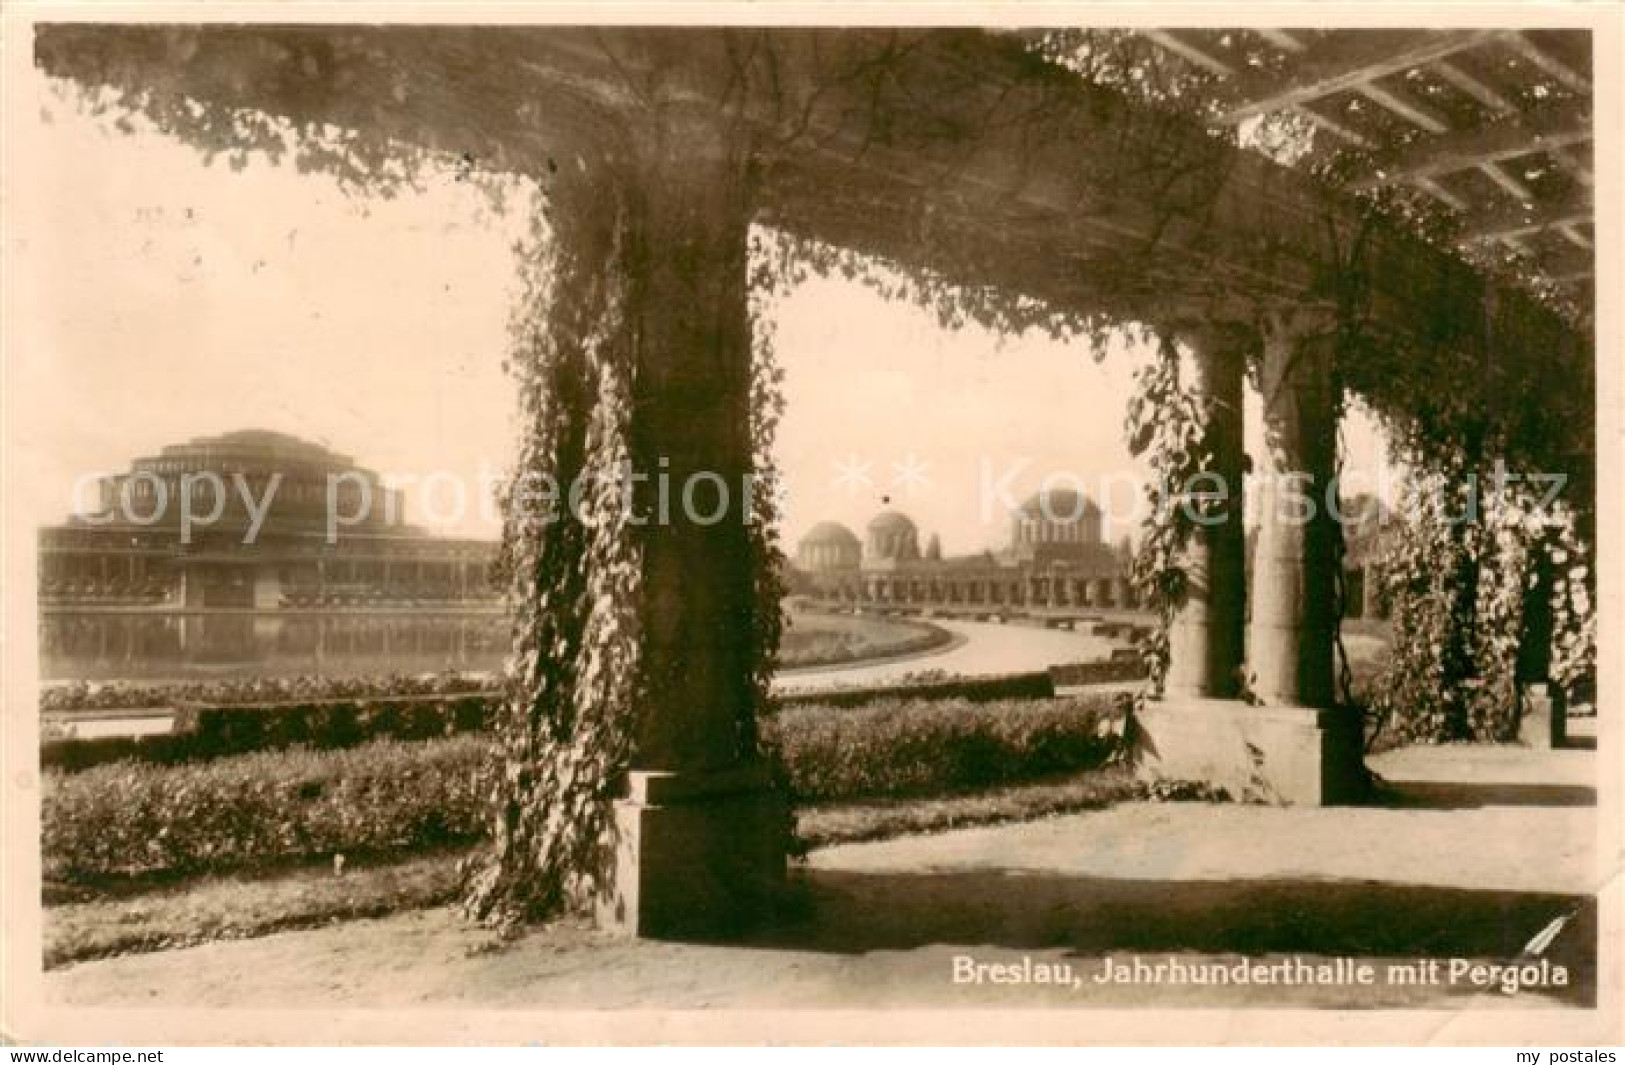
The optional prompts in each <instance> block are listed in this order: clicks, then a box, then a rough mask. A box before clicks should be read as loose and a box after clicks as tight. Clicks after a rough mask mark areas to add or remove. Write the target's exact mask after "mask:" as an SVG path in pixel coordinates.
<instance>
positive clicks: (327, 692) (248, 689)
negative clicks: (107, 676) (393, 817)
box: [40, 670, 491, 714]
mask: <svg viewBox="0 0 1625 1065" xmlns="http://www.w3.org/2000/svg"><path fill="white" fill-rule="evenodd" d="M490 687H491V680H490V678H488V677H484V676H481V675H479V674H474V673H458V672H456V671H455V670H453V671H447V672H443V673H426V674H406V673H391V674H384V675H378V676H364V677H324V676H320V675H316V674H312V675H308V676H302V677H255V678H253V679H250V680H205V681H193V682H189V683H185V684H130V683H127V682H124V681H115V682H112V683H108V684H96V685H91V684H87V683H85V682H83V681H77V682H75V683H72V684H58V685H54V686H52V687H49V688H46V689H45V690H44V691H43V692H41V693H40V712H41V713H43V714H72V713H73V712H74V711H77V710H128V709H137V710H145V709H157V710H165V709H169V708H170V707H175V706H242V705H254V706H264V705H267V704H271V703H314V702H330V701H333V700H338V699H388V698H394V697H398V696H407V695H467V694H470V693H472V692H480V691H486V690H488V689H489V688H490Z"/></svg>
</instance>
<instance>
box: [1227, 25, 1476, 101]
mask: <svg viewBox="0 0 1625 1065" xmlns="http://www.w3.org/2000/svg"><path fill="white" fill-rule="evenodd" d="M1502 32H1503V31H1500V30H1452V31H1450V32H1447V33H1424V34H1421V35H1419V36H1418V37H1417V38H1416V39H1415V41H1414V43H1412V44H1411V45H1410V46H1409V47H1402V48H1393V47H1388V48H1384V49H1383V50H1381V51H1378V52H1372V51H1370V50H1362V54H1360V55H1357V56H1348V55H1347V54H1346V53H1347V42H1346V41H1344V42H1341V43H1342V44H1343V47H1342V48H1340V49H1338V52H1340V53H1342V54H1332V55H1328V56H1326V57H1325V58H1323V59H1320V60H1318V61H1317V60H1315V59H1314V58H1313V54H1314V53H1313V52H1312V51H1307V50H1306V51H1305V52H1304V53H1302V56H1303V61H1302V62H1301V63H1300V64H1299V67H1298V70H1297V71H1296V73H1294V74H1293V75H1292V76H1291V77H1289V78H1288V79H1287V80H1286V81H1285V83H1282V82H1281V81H1279V80H1278V79H1270V80H1269V81H1266V82H1255V83H1253V84H1250V85H1240V84H1238V85H1237V86H1236V88H1237V90H1238V95H1239V96H1240V97H1241V98H1242V99H1243V100H1244V101H1245V102H1243V103H1240V104H1237V105H1236V106H1235V107H1232V108H1230V109H1229V110H1228V111H1226V112H1224V114H1223V116H1222V118H1223V121H1225V122H1229V123H1236V122H1240V121H1242V120H1243V119H1247V118H1251V117H1253V116H1254V115H1262V114H1268V113H1270V112H1271V111H1279V110H1282V109H1284V108H1288V107H1294V106H1297V105H1299V104H1304V103H1308V102H1310V101H1312V100H1318V99H1320V98H1321V97H1323V96H1329V95H1331V94H1332V93H1337V92H1345V91H1347V90H1350V89H1356V90H1357V89H1360V88H1361V87H1362V86H1364V85H1366V84H1368V83H1370V82H1373V81H1376V80H1377V79H1379V78H1385V77H1387V76H1389V75H1390V74H1399V73H1403V72H1404V71H1407V70H1410V69H1411V68H1412V67H1417V66H1421V65H1423V64H1425V63H1433V62H1437V61H1438V60H1440V59H1443V58H1445V57H1447V56H1452V55H1455V54H1456V53H1457V52H1463V51H1467V50H1468V49H1472V48H1477V47H1478V46H1480V45H1482V44H1484V43H1486V42H1488V41H1490V40H1492V39H1493V38H1495V37H1496V36H1497V35H1499V34H1501V33H1502Z"/></svg>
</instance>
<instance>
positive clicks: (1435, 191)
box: [1416, 178, 1469, 211]
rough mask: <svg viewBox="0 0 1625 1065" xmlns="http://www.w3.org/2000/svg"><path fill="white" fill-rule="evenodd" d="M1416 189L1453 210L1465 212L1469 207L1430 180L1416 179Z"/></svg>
mask: <svg viewBox="0 0 1625 1065" xmlns="http://www.w3.org/2000/svg"><path fill="white" fill-rule="evenodd" d="M1416 187H1417V188H1419V189H1421V190H1422V191H1423V192H1425V193H1427V194H1428V195H1429V196H1432V197H1433V198H1434V199H1436V200H1438V201H1439V202H1441V203H1443V204H1444V205H1445V206H1447V207H1450V208H1453V209H1455V210H1457V211H1466V210H1467V208H1468V206H1469V205H1468V203H1467V201H1466V200H1464V199H1462V198H1461V197H1460V196H1457V195H1456V194H1455V193H1453V192H1451V191H1450V190H1449V189H1447V188H1445V187H1444V186H1443V185H1441V184H1439V183H1438V182H1437V181H1435V180H1433V179H1432V178H1420V179H1418V180H1417V182H1416Z"/></svg>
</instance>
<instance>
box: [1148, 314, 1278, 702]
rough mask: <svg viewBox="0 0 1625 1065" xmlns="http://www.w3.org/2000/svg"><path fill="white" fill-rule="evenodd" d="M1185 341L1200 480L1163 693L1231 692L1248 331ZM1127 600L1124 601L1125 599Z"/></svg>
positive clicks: (1238, 607)
mask: <svg viewBox="0 0 1625 1065" xmlns="http://www.w3.org/2000/svg"><path fill="white" fill-rule="evenodd" d="M1180 336H1181V339H1183V340H1185V341H1186V342H1187V343H1188V344H1189V346H1190V356H1191V357H1190V359H1189V365H1190V366H1191V368H1192V370H1193V373H1192V375H1191V383H1192V385H1193V386H1194V388H1195V390H1196V393H1197V395H1198V397H1199V402H1200V403H1201V405H1202V410H1203V413H1204V417H1205V424H1204V425H1203V427H1202V428H1203V432H1202V446H1203V450H1204V451H1206V452H1207V454H1208V456H1209V459H1208V464H1207V467H1206V470H1205V471H1204V474H1205V475H1204V477H1203V478H1202V481H1201V483H1199V484H1197V485H1194V486H1193V488H1195V489H1196V490H1197V492H1198V493H1200V494H1201V495H1204V496H1206V498H1205V499H1196V498H1189V499H1188V500H1187V506H1189V507H1190V510H1191V514H1192V515H1193V516H1194V517H1195V520H1196V524H1195V527H1194V528H1193V529H1192V530H1191V533H1190V538H1189V540H1188V541H1187V543H1186V545H1185V549H1184V552H1183V560H1182V561H1183V566H1184V569H1185V573H1186V581H1187V583H1186V593H1185V601H1184V603H1183V604H1181V606H1180V607H1179V609H1178V611H1177V612H1176V613H1175V615H1174V623H1173V627H1172V629H1171V630H1170V632H1169V645H1170V646H1169V662H1168V677H1167V684H1166V690H1167V696H1168V698H1170V699H1189V698H1233V697H1235V695H1236V694H1237V693H1238V691H1239V683H1238V681H1239V673H1240V668H1241V662H1242V655H1243V644H1244V640H1245V638H1246V597H1247V587H1246V585H1247V572H1246V538H1245V531H1244V526H1243V517H1244V515H1243V508H1242V473H1243V461H1244V456H1243V453H1242V383H1243V379H1244V377H1245V371H1246V362H1247V353H1248V350H1249V349H1250V348H1251V347H1252V346H1253V345H1255V344H1256V342H1257V341H1256V336H1255V334H1253V333H1252V332H1251V331H1250V330H1247V329H1244V328H1237V327H1226V326H1206V327H1203V328H1200V329H1193V330H1190V331H1186V332H1182V333H1181V334H1180ZM1124 605H1128V604H1126V603H1125V604H1124Z"/></svg>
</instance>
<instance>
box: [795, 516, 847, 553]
mask: <svg viewBox="0 0 1625 1065" xmlns="http://www.w3.org/2000/svg"><path fill="white" fill-rule="evenodd" d="M801 542H802V544H804V545H807V546H820V545H826V544H828V545H836V546H841V547H857V546H858V545H859V542H858V534H857V533H855V532H853V531H852V530H851V529H848V528H847V527H846V526H845V525H842V524H841V523H840V522H838V521H821V522H819V523H818V524H817V525H814V526H813V527H812V528H811V529H808V530H807V535H805V536H803V537H802V538H801Z"/></svg>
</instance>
